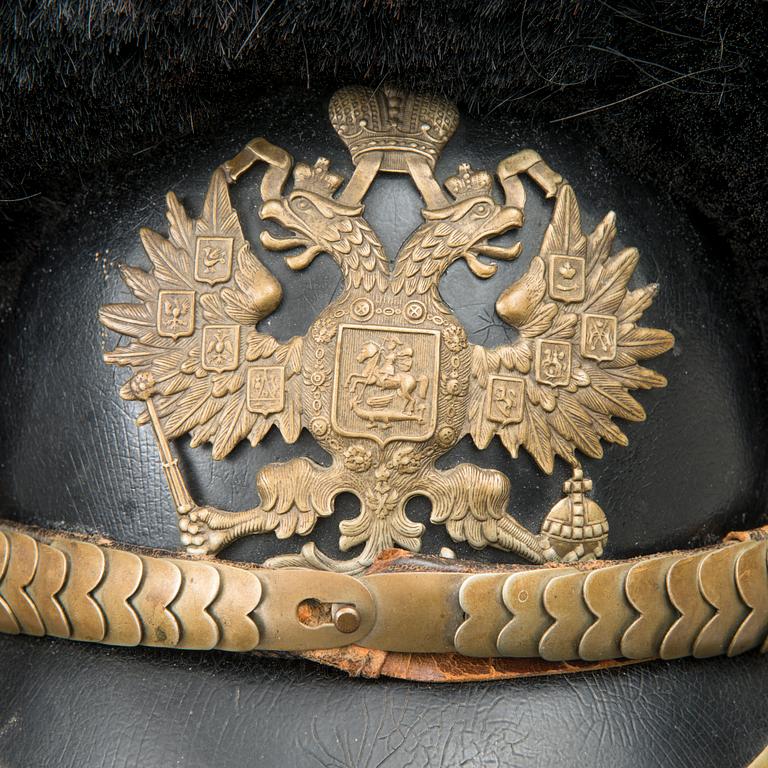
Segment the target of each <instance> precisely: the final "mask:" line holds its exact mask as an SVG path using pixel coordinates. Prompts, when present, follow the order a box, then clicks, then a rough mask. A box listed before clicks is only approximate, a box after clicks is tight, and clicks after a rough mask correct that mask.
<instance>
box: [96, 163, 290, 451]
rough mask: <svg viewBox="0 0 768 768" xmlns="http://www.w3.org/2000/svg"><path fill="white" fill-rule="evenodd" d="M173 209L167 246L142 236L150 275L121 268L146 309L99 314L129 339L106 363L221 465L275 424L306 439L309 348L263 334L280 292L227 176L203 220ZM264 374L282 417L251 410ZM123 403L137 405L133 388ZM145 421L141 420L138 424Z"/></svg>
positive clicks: (172, 429) (216, 180) (114, 307)
mask: <svg viewBox="0 0 768 768" xmlns="http://www.w3.org/2000/svg"><path fill="white" fill-rule="evenodd" d="M167 203H168V212H167V218H168V224H169V231H168V237H167V238H166V237H163V236H162V235H160V234H158V233H157V232H153V231H152V230H149V229H143V230H142V231H141V239H142V243H143V245H144V250H145V251H146V253H147V256H148V257H149V260H150V261H151V263H152V269H151V270H150V271H148V272H147V271H144V270H141V269H138V268H136V267H128V266H124V267H122V268H121V274H122V277H123V280H124V281H125V283H126V285H127V286H128V288H129V289H130V290H131V292H132V293H133V295H134V296H135V297H136V299H137V300H138V301H139V302H141V303H139V304H110V305H107V306H105V307H103V308H102V310H101V313H100V319H101V322H102V323H103V324H104V325H105V326H106V327H107V328H110V329H111V330H113V331H115V332H117V333H119V334H121V335H124V336H129V337H131V341H130V342H129V343H128V344H125V345H120V346H118V347H116V348H115V349H114V350H113V351H112V352H108V353H106V354H105V360H106V362H107V363H110V364H113V365H127V366H131V367H132V368H134V369H135V373H137V374H138V373H142V374H143V375H145V376H146V375H149V376H150V377H151V380H152V381H153V382H154V391H155V395H154V397H153V401H154V403H155V407H156V409H157V413H158V415H159V417H160V421H161V423H162V426H163V429H164V431H165V434H166V436H167V437H168V438H169V439H172V438H176V437H180V436H181V435H184V434H186V433H189V434H190V435H191V438H192V445H193V446H198V445H201V444H203V443H206V442H210V443H211V444H212V446H213V457H214V458H216V459H222V458H224V457H225V456H226V455H227V454H229V453H230V451H232V449H233V448H234V447H235V446H236V445H237V444H238V443H239V442H240V441H241V440H243V439H248V440H249V441H250V442H251V443H252V444H253V445H256V444H257V443H258V442H259V441H260V440H261V439H262V438H263V437H264V435H265V434H266V433H267V431H268V430H269V428H270V427H271V426H272V425H273V424H276V425H277V426H278V428H279V429H280V431H281V432H282V434H283V437H284V438H285V439H286V440H287V441H289V442H293V441H295V440H296V439H297V438H298V436H299V432H300V431H301V394H300V389H299V386H300V382H299V379H300V377H299V376H297V374H298V373H299V372H300V370H301V339H299V338H295V339H291V340H290V341H289V342H288V343H286V344H281V343H279V342H277V341H276V340H275V339H274V338H272V337H271V336H268V335H266V334H262V333H259V332H258V331H256V329H255V326H256V324H257V323H258V322H259V321H260V320H262V319H263V318H264V317H266V316H267V315H268V314H270V313H271V312H273V311H274V309H275V308H276V307H277V305H278V304H279V302H280V298H281V293H282V291H281V288H280V284H279V283H278V282H277V280H276V279H275V278H274V276H273V275H272V274H271V273H270V272H269V271H268V270H267V268H266V267H265V266H264V265H263V264H262V263H261V261H259V259H258V258H257V257H256V255H255V254H254V253H253V251H252V250H251V247H250V245H249V243H248V242H247V241H246V240H245V238H244V236H243V232H242V228H241V226H240V222H239V219H238V216H237V213H236V211H235V210H234V209H233V208H232V204H231V201H230V196H229V190H228V188H227V183H226V180H225V178H224V174H223V172H222V171H220V170H218V171H216V172H215V173H214V175H213V178H212V179H211V183H210V186H209V188H208V192H207V194H206V197H205V202H204V205H203V212H202V215H201V216H200V218H199V219H192V218H190V217H189V216H187V214H186V213H185V211H184V208H183V207H182V205H181V203H180V202H179V201H178V199H177V198H176V196H175V195H174V194H173V193H169V194H168V196H167ZM206 249H207V250H206ZM206 329H207V330H206ZM217 345H220V346H221V350H220V351H218V350H217ZM260 367H261V368H265V369H267V370H268V372H269V374H270V375H271V376H272V377H273V380H272V381H271V382H270V385H271V387H272V389H271V390H270V393H271V395H272V397H273V408H272V410H274V411H275V412H270V408H269V407H263V406H260V405H259V404H258V403H257V404H256V405H255V406H254V402H253V397H252V398H251V400H250V401H249V383H248V379H249V375H250V376H253V374H249V369H251V368H260ZM278 387H279V388H280V389H279V391H278ZM121 394H122V396H123V397H125V398H126V399H133V398H134V397H135V395H134V392H133V391H132V387H131V382H130V381H129V382H127V383H126V384H125V385H124V386H123V387H122V388H121ZM251 394H253V393H251ZM276 401H281V402H280V403H279V404H280V408H278V407H277V404H276ZM147 420H148V415H147V413H146V412H144V413H142V414H141V416H140V417H139V422H140V423H145V422H146V421H147Z"/></svg>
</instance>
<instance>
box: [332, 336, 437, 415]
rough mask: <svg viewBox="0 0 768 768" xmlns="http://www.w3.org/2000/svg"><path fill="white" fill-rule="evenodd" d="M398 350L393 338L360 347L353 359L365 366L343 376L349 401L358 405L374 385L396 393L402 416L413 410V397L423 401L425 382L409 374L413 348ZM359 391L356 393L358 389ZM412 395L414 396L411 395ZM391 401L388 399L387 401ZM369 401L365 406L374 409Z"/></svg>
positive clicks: (426, 381) (398, 344)
mask: <svg viewBox="0 0 768 768" xmlns="http://www.w3.org/2000/svg"><path fill="white" fill-rule="evenodd" d="M400 347H402V342H401V341H400V340H399V339H398V338H397V337H389V338H387V339H386V340H385V341H384V343H383V344H382V345H379V344H377V343H376V342H375V341H369V342H367V343H366V344H364V345H363V347H362V348H361V350H360V352H359V354H358V355H357V357H356V358H355V360H356V361H357V362H358V363H365V366H364V368H363V372H362V373H361V374H357V373H351V374H350V375H349V376H348V377H347V381H346V383H345V388H346V389H347V390H348V392H349V394H350V396H351V398H352V401H353V402H354V403H359V402H360V400H361V399H362V396H363V393H364V392H365V389H366V387H368V386H377V387H379V388H380V389H384V390H397V392H396V394H397V395H399V396H400V397H401V398H402V399H403V402H404V406H403V409H402V413H403V415H408V414H413V412H414V410H415V408H416V396H418V398H419V399H420V400H424V399H425V398H426V396H427V390H428V389H429V379H428V378H427V377H426V376H423V375H422V376H414V375H413V374H411V373H409V371H410V369H411V367H412V365H413V349H411V347H404V348H402V349H401V348H400ZM361 384H362V388H361V389H360V391H359V392H358V387H360V385H361ZM414 393H416V396H414ZM389 400H391V398H388V401H389ZM375 404H376V401H375V399H373V400H372V401H369V402H368V405H371V406H372V407H375Z"/></svg>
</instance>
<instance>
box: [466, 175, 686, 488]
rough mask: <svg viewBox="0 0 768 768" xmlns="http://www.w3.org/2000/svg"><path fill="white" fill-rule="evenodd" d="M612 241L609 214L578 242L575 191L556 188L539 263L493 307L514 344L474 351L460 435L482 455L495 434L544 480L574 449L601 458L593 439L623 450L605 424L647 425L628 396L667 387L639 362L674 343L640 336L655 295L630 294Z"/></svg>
mask: <svg viewBox="0 0 768 768" xmlns="http://www.w3.org/2000/svg"><path fill="white" fill-rule="evenodd" d="M615 235H616V227H615V217H614V215H613V213H609V214H608V215H607V216H606V217H605V219H603V221H602V222H601V223H600V224H599V225H598V226H597V228H596V229H595V231H594V232H592V233H591V234H590V235H585V234H584V232H582V229H581V219H580V213H579V207H578V203H577V201H576V196H575V195H574V193H573V190H572V189H571V187H570V186H568V185H563V186H562V187H561V188H560V190H559V192H558V197H557V202H556V205H555V210H554V212H553V215H552V221H551V223H550V225H549V227H548V229H547V231H546V233H545V235H544V240H543V243H542V246H541V251H540V253H539V255H538V256H536V257H534V258H533V259H532V261H531V264H530V266H529V268H528V270H527V272H526V273H525V275H523V277H522V278H521V279H520V280H518V281H517V282H516V283H514V284H513V285H511V286H510V287H509V288H508V289H507V290H506V291H505V292H504V293H503V294H502V295H501V296H500V297H499V301H498V302H497V311H498V312H499V314H500V315H501V316H502V318H503V319H505V320H506V321H507V322H508V323H509V324H510V325H513V327H515V328H517V330H518V332H519V338H518V340H517V341H516V342H515V343H514V344H509V345H504V346H500V347H496V348H494V349H487V348H484V347H480V346H476V347H474V348H473V359H472V377H473V379H474V382H475V386H472V387H470V391H471V393H472V395H471V397H472V400H471V403H470V408H469V414H468V424H467V432H469V433H470V434H471V435H472V438H473V439H474V441H475V443H476V444H477V445H478V446H479V447H480V448H485V447H486V446H487V445H488V443H489V442H490V441H491V439H492V438H493V436H494V435H496V434H498V435H499V437H500V438H501V441H502V443H503V444H504V445H505V447H506V448H507V450H508V451H509V452H510V454H511V455H512V456H513V457H517V455H518V451H519V448H520V446H522V447H523V448H525V449H526V450H527V451H528V452H529V453H530V454H531V456H532V457H533V458H534V459H535V460H536V463H537V464H538V465H539V466H540V467H541V468H542V469H543V470H544V471H546V472H548V473H549V472H552V469H553V466H554V459H555V456H556V455H559V456H561V457H562V458H563V459H565V460H566V461H568V462H569V463H571V464H574V465H575V464H577V463H578V460H577V458H576V453H575V452H576V450H577V449H578V450H579V451H581V452H582V453H584V454H586V455H587V456H590V457H593V458H599V457H601V456H602V454H603V449H602V446H601V443H600V441H601V439H602V440H606V441H608V442H611V443H619V444H621V445H626V444H627V437H626V435H625V434H624V433H623V432H622V431H621V430H620V429H619V428H618V427H617V426H616V425H615V424H614V423H613V421H612V419H613V417H620V418H623V419H627V420H629V421H642V420H643V419H644V418H645V412H644V410H643V408H642V407H641V406H640V404H639V403H638V402H637V401H636V400H635V399H634V398H633V397H632V396H631V395H630V394H629V391H630V390H634V389H650V388H652V387H663V386H664V385H665V384H666V380H665V378H664V377H663V376H661V375H660V374H658V373H656V372H654V371H651V370H649V369H648V368H644V367H642V366H641V365H639V363H638V361H640V360H644V359H646V358H651V357H656V356H657V355H660V354H662V353H663V352H666V351H667V350H669V349H670V348H671V347H672V345H673V344H674V338H673V337H672V335H671V334H670V333H668V332H667V331H663V330H658V329H655V328H641V327H638V325H637V321H638V320H639V319H640V317H641V316H642V314H643V312H644V311H645V310H646V309H647V308H648V306H649V305H650V304H651V302H652V300H653V297H654V295H655V293H656V289H657V286H656V285H647V286H644V287H641V288H637V289H636V290H628V287H627V286H628V283H629V280H630V278H631V277H632V274H633V272H634V269H635V266H636V265H637V261H638V252H637V250H636V249H634V248H626V249H624V250H622V251H620V252H618V253H616V254H612V253H611V250H612V244H613V240H614V237H615Z"/></svg>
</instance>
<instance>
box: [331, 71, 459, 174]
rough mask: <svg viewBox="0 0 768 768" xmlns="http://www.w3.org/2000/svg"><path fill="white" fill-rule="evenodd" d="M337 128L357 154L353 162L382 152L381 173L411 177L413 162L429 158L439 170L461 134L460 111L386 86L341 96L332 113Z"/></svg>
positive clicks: (335, 98)
mask: <svg viewBox="0 0 768 768" xmlns="http://www.w3.org/2000/svg"><path fill="white" fill-rule="evenodd" d="M328 113H329V116H330V119H331V123H332V124H333V127H334V128H335V130H336V132H337V133H338V134H339V136H340V137H341V139H342V141H343V142H344V143H345V144H346V145H347V147H348V148H349V151H350V152H351V154H352V162H354V164H355V165H357V164H358V162H359V161H360V159H361V158H362V157H363V156H364V155H365V154H367V153H370V152H381V153H382V161H381V166H380V168H379V170H381V171H391V172H395V173H398V172H400V173H402V172H407V170H408V165H407V163H408V158H409V157H413V156H414V155H416V156H419V157H422V158H426V160H427V162H428V164H429V167H430V168H434V167H435V162H436V161H437V158H438V157H439V156H440V152H441V150H442V148H443V147H444V146H445V144H446V143H447V142H448V140H449V139H450V138H451V136H452V135H453V132H454V131H455V130H456V126H457V125H458V122H459V114H458V111H457V110H456V107H455V106H454V105H453V104H451V103H450V102H448V101H445V100H444V99H442V98H440V97H439V96H433V95H426V94H418V93H416V94H414V93H406V92H405V91H401V90H399V89H398V88H394V87H391V86H384V87H383V88H381V89H377V90H375V91H374V90H373V89H371V88H364V87H361V86H353V87H349V88H342V89H341V90H340V91H337V92H336V93H335V94H334V96H333V98H332V99H331V103H330V105H329V107H328Z"/></svg>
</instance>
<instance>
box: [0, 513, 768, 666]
mask: <svg viewBox="0 0 768 768" xmlns="http://www.w3.org/2000/svg"><path fill="white" fill-rule="evenodd" d="M762 536H764V532H762V533H758V532H755V533H754V535H753V536H752V537H750V536H742V537H741V538H742V540H740V541H734V542H731V543H727V544H725V545H722V546H719V547H714V548H710V549H704V550H697V551H693V552H687V553H686V552H679V553H672V554H663V555H656V556H650V557H644V558H639V559H637V560H631V561H626V562H618V563H613V564H612V563H599V562H591V563H589V564H584V565H581V566H544V567H533V568H516V569H515V570H514V571H507V572H484V573H479V574H478V573H469V572H461V571H459V570H457V571H452V572H450V571H440V570H434V571H414V570H408V571H404V570H397V568H398V562H401V563H402V562H403V561H397V560H392V561H391V565H390V566H388V565H387V562H386V561H382V563H380V564H377V567H378V572H373V571H372V572H370V573H368V574H366V575H362V576H359V577H356V576H350V575H346V574H340V573H328V572H311V571H307V570H301V569H293V570H291V569H285V570H280V569H267V568H258V567H255V566H248V565H243V564H239V563H238V564H235V563H227V562H224V561H221V560H216V559H213V558H205V559H203V558H200V559H192V558H188V557H184V556H172V555H170V554H162V553H158V552H154V551H153V552H151V553H150V551H139V550H135V551H130V550H128V549H122V548H117V547H115V546H112V545H110V544H108V543H105V542H103V541H102V542H100V543H95V542H93V541H89V540H84V539H80V538H76V537H74V536H70V535H65V534H61V533H53V532H46V531H41V530H38V529H31V528H24V527H21V526H16V525H13V524H10V523H8V524H2V525H0V631H2V632H5V633H10V634H18V633H24V634H28V635H38V636H42V635H54V636H57V637H64V638H70V639H74V640H87V641H90V642H98V643H107V644H112V645H151V646H162V647H167V648H182V649H214V648H216V649H220V650H227V651H294V652H302V651H309V650H322V649H331V648H342V647H344V646H349V645H352V644H354V645H356V646H361V647H362V648H366V649H374V650H380V651H387V652H401V653H430V654H444V653H457V654H461V655H463V656H468V657H515V658H529V659H532V658H540V659H544V660H547V661H552V662H565V661H573V660H583V661H588V662H604V661H608V660H616V659H626V660H641V659H650V658H662V659H675V658H679V657H682V656H695V657H699V658H703V657H708V656H716V655H722V654H727V655H729V656H734V655H737V654H740V653H744V652H745V651H748V650H751V649H755V648H759V649H760V651H761V652H763V653H764V652H765V651H766V649H767V648H768V641H767V640H766V635H768V567H767V566H768V562H767V555H768V541H766V540H765V539H764V538H762ZM405 562H407V561H405ZM456 566H460V563H458V562H457V563H455V565H452V566H451V567H456ZM387 567H390V568H391V570H389V571H387V570H386V568H387ZM373 570H376V569H373ZM550 671H552V670H550Z"/></svg>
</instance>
